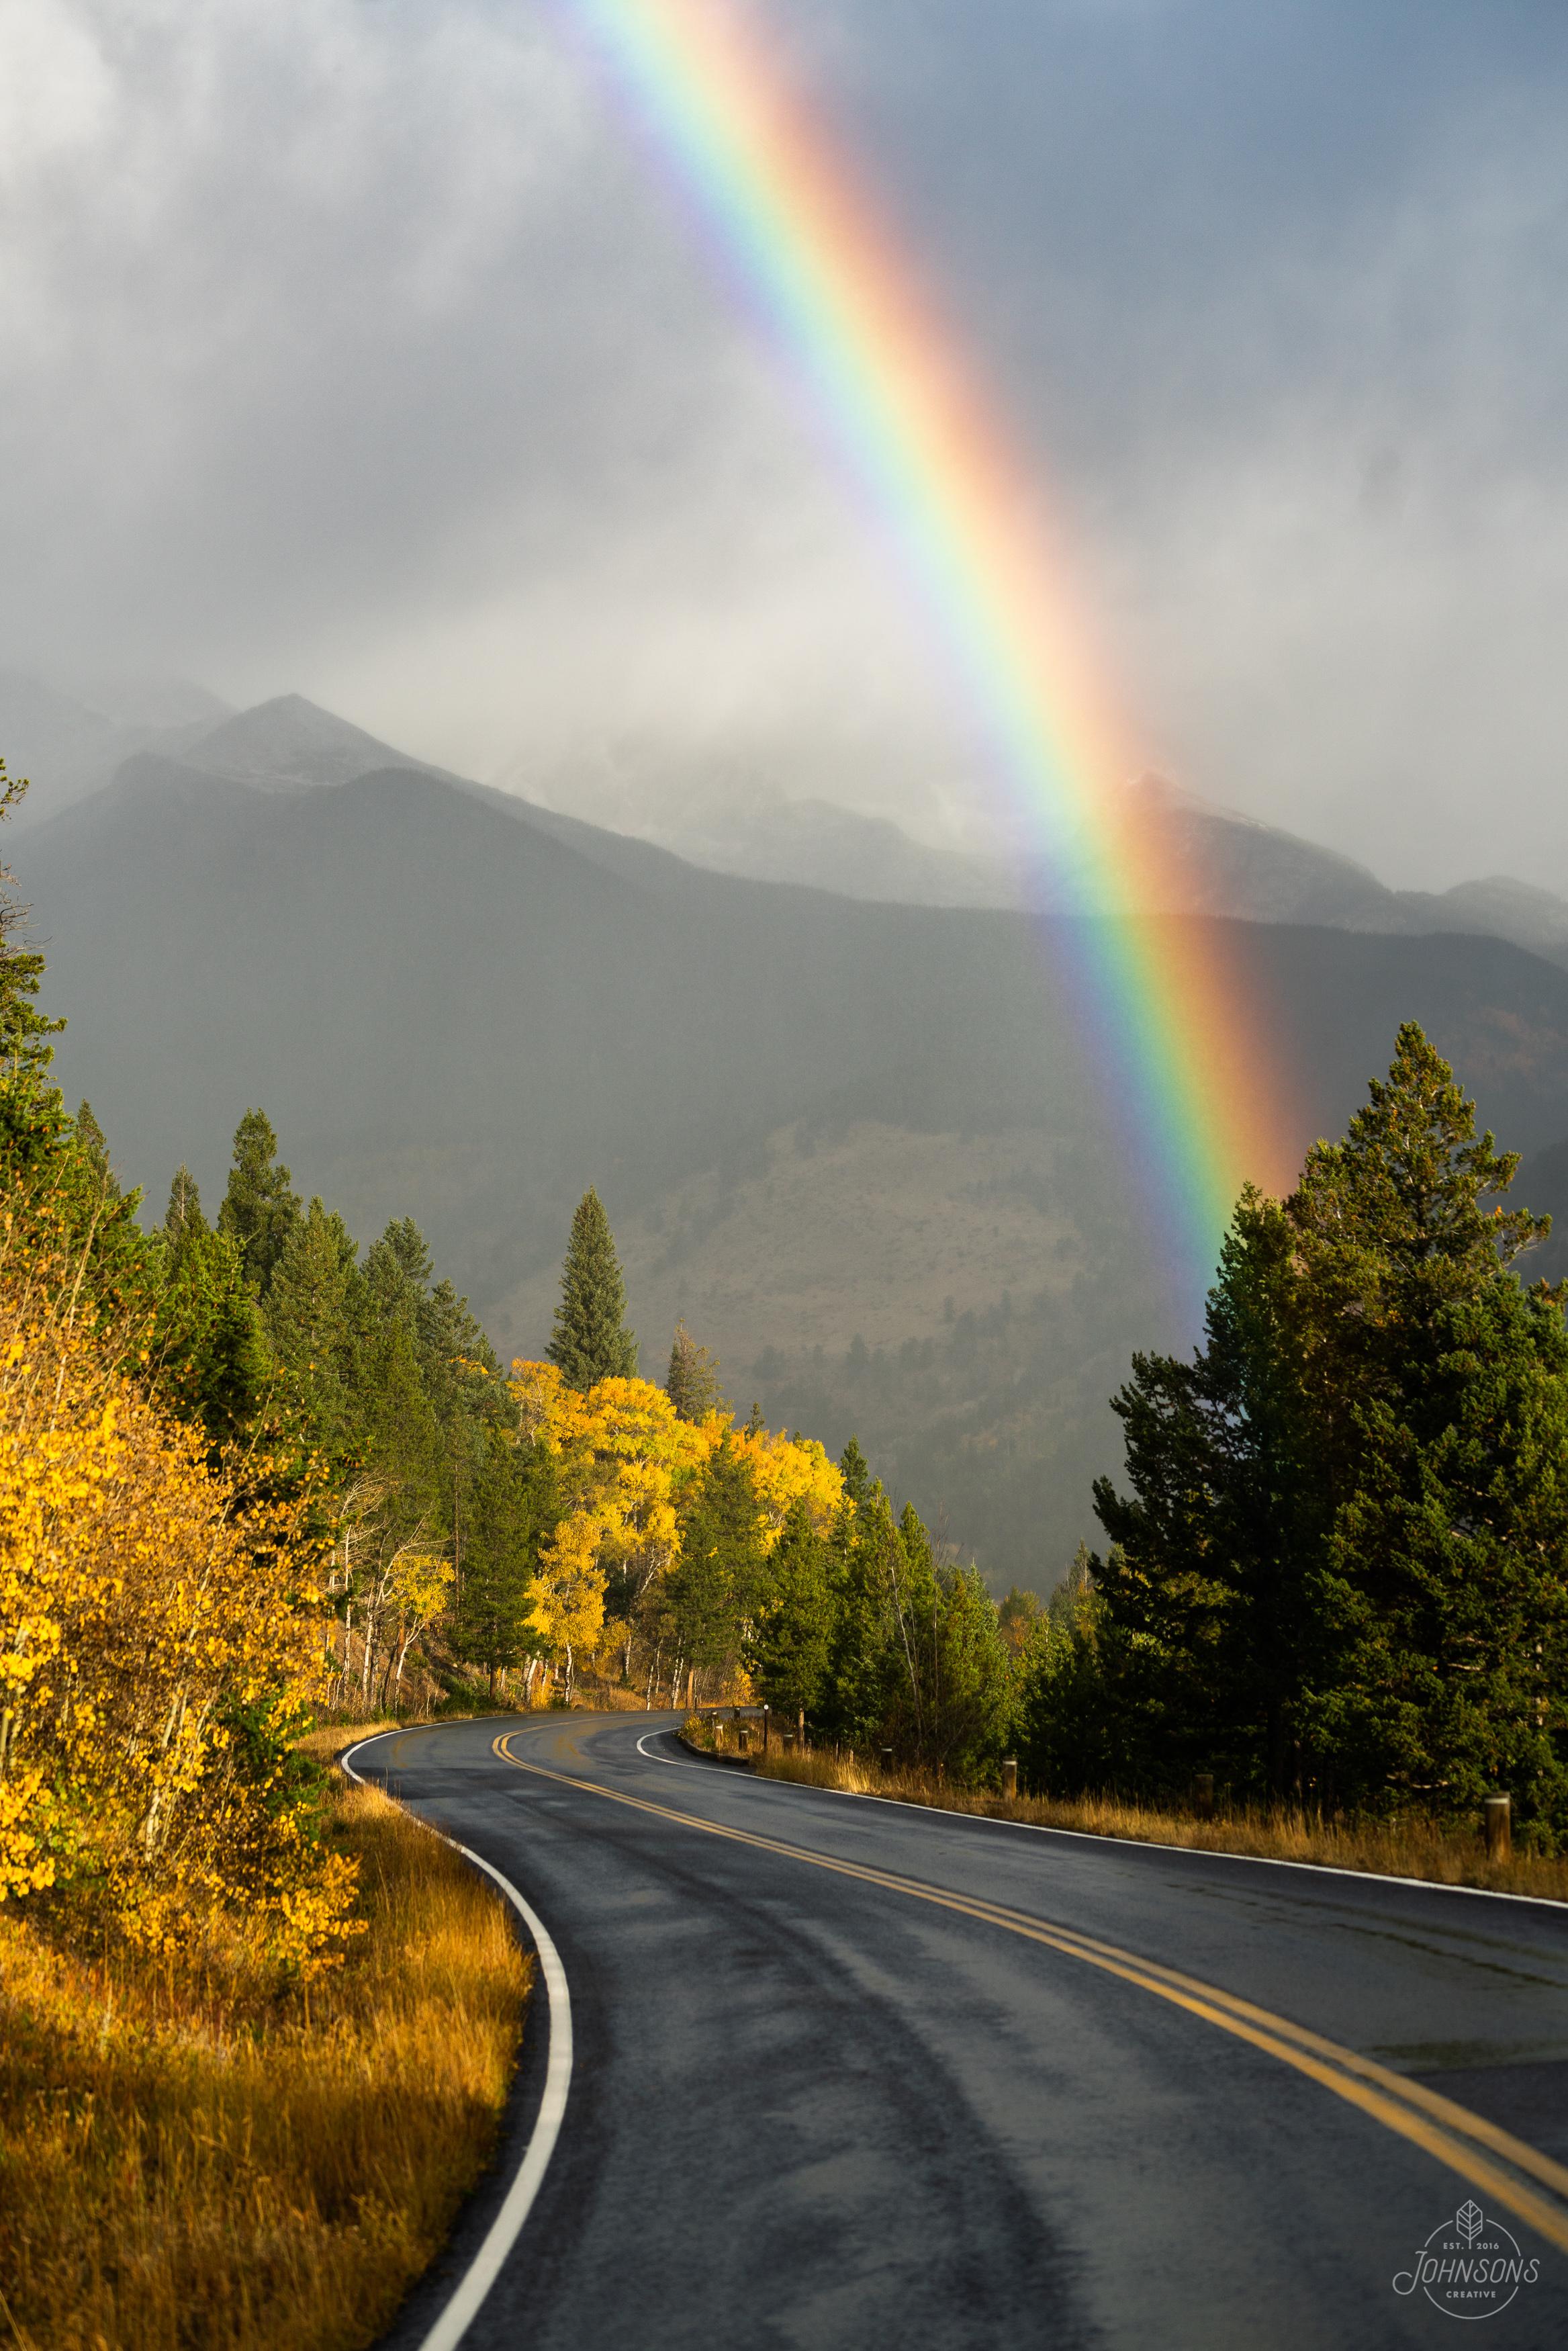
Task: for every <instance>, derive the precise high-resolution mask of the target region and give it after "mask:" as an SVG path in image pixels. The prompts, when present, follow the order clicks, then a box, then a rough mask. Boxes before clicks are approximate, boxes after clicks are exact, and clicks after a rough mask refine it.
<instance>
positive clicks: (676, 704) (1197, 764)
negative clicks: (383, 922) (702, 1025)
mask: <svg viewBox="0 0 1568 2351" xmlns="http://www.w3.org/2000/svg"><path fill="white" fill-rule="evenodd" d="M756 5H757V13H759V14H761V15H763V16H765V17H766V18H768V19H769V20H770V21H771V22H772V23H773V24H774V25H775V26H777V28H778V29H779V31H780V34H781V36H782V37H785V38H786V39H787V40H788V42H789V44H790V46H791V48H792V51H793V53H794V55H795V56H796V57H797V60H798V66H799V70H800V72H801V74H802V76H803V78H805V80H806V82H807V83H808V84H809V85H811V86H812V87H814V88H815V89H816V91H817V92H818V94H819V96H820V98H821V100H822V103H823V105H824V106H825V108H826V110H827V111H828V113H829V115H830V117H831V118H832V120H835V121H836V123H837V124H838V125H840V126H841V128H842V130H843V132H844V134H845V136H846V140H847V141H849V143H850V145H851V147H852V149H853V151H854V152H855V153H856V154H857V158H858V159H859V162H860V165H861V168H862V171H863V173H864V175H865V176H866V177H867V180H868V181H869V182H870V183H871V184H872V185H873V186H874V187H875V188H876V189H877V192H878V193H879V196H880V198H881V201H882V203H883V204H884V208H885V210H886V211H887V213H888V215H889V216H890V217H891V218H892V219H893V220H894V221H895V222H896V223H897V225H898V227H899V229H900V231H901V233H902V234H903V235H904V236H905V238H906V240H907V243H908V245H909V248H910V250H911V251H912V252H913V253H914V254H915V255H916V256H917V257H918V258H919V263H920V265H921V266H922V267H923V269H924V270H925V272H926V275H927V277H928V279H929V283H930V285H931V287H932V288H933V291H934V296H935V298H936V300H937V301H938V303H939V304H940V307H941V308H943V309H945V311H946V312H947V314H948V315H949V316H950V318H951V319H953V320H954V321H955V325H956V327H957V329H958V330H959V331H960V332H961V334H962V336H963V338H964V339H965V340H966V342H967V344H968V345H969V347H970V349H971V352H972V354H973V357H974V360H975V364H976V365H977V367H978V369H979V370H980V371H981V374H982V376H984V377H986V378H987V379H989V380H990V381H992V382H993V383H994V384H995V385H996V386H997V388H998V392H999V397H1000V398H1001V399H1002V402H1003V403H1004V405H1005V407H1006V409H1007V411H1008V413H1010V415H1011V416H1012V419H1013V420H1014V423H1015V424H1016V427H1017V430H1018V431H1019V433H1020V434H1021V436H1022V437H1023V440H1024V441H1025V443H1026V444H1027V445H1028V446H1030V447H1031V448H1032V449H1033V452H1034V453H1035V455H1036V456H1037V458H1038V460H1039V463H1040V465H1041V469H1042V472H1043V474H1044V475H1045V476H1046V477H1047V478H1048V479H1049V481H1050V483H1051V485H1052V487H1053V490H1054V495H1055V496H1056V498H1057V500H1058V502H1059V503H1060V505H1061V507H1062V508H1063V510H1064V515H1065V517H1066V518H1067V521H1068V525H1069V528H1070V530H1071V532H1072V534H1073V537H1074V539H1075V545H1076V547H1077V549H1078V552H1079V560H1080V562H1081V565H1082V569H1083V575H1084V580H1085V595H1086V597H1087V598H1088V599H1089V600H1090V601H1091V602H1092V603H1093V604H1094V606H1095V608H1096V611H1097V612H1098V614H1099V616H1100V619H1101V622H1102V625H1103V628H1104V631H1105V632H1106V638H1107V640H1108V643H1109V644H1110V647H1111V649H1112V652H1113V655H1114V658H1115V660H1116V664H1117V665H1118V667H1119V672H1120V674H1121V676H1122V678H1123V679H1124V681H1125V684H1126V690H1127V695H1128V699H1129V701H1130V703H1131V705H1132V706H1133V707H1134V708H1135V709H1136V710H1137V712H1138V713H1139V715H1140V716H1141V719H1142V722H1143V725H1144V727H1145V730H1146V735H1147V742H1148V746H1149V752H1150V756H1151V758H1157V759H1158V760H1160V761H1162V762H1163V763H1165V764H1167V765H1168V766H1169V767H1170V768H1173V769H1174V770H1175V771H1176V772H1178V773H1179V775H1180V776H1181V778H1182V779H1183V780H1184V781H1186V782H1187V783H1189V785H1190V786H1192V787H1193V788H1194V789H1197V790H1199V791H1200V792H1204V793H1207V794H1209V795H1210V796H1211V797H1213V798H1217V799H1222V800H1227V801H1231V802H1236V803H1240V804H1242V805H1245V806H1247V807H1249V808H1251V809H1252V810H1255V811H1256V812H1257V813H1259V814H1262V815H1267V816H1270V817H1272V818H1273V819H1275V820H1278V821H1282V822H1285V823H1288V824H1292V825H1294V826H1296V827H1297V828H1298V829H1302V830H1306V831H1316V832H1318V833H1319V834H1322V835H1325V836H1327V837H1329V838H1331V839H1333V840H1334V841H1335V842H1336V844H1337V845H1340V846H1343V847H1345V848H1348V849H1350V850H1352V851H1353V852H1357V853H1360V854H1362V855H1365V856H1366V857H1368V858H1369V859H1370V860H1371V861H1372V862H1375V863H1376V864H1377V865H1378V866H1379V868H1380V869H1381V870H1382V871H1383V872H1385V873H1386V876H1387V878H1389V879H1391V880H1394V881H1397V882H1401V883H1447V882H1449V881H1451V880H1453V879H1456V878H1458V877H1459V874H1461V873H1463V872H1480V871H1483V870H1497V869H1499V868H1501V869H1504V870H1507V869H1509V868H1513V869H1514V870H1520V871H1524V872H1527V873H1529V874H1531V875H1532V878H1539V879H1542V880H1546V881H1549V882H1554V883H1557V884H1559V885H1560V886H1561V885H1568V843H1564V842H1563V839H1562V834H1561V828H1560V825H1559V822H1558V819H1557V814H1556V808H1557V804H1558V802H1559V800H1560V798H1561V780H1562V777H1563V735H1564V715H1565V714H1564V695H1563V687H1562V685H1561V683H1560V673H1561V669H1562V662H1561V654H1560V651H1559V647H1560V644H1561V641H1562V635H1563V622H1564V619H1565V617H1568V613H1565V605H1568V466H1565V464H1564V450H1563V384H1564V381H1568V377H1565V373H1564V368H1563V359H1564V352H1563V337H1564V334H1565V332H1568V329H1565V326H1564V319H1565V316H1568V311H1565V308H1564V305H1563V265H1564V259H1565V244H1568V159H1565V155H1564V142H1563V141H1562V139H1561V135H1560V126H1561V123H1562V121H1563V100H1564V98H1565V97H1568V19H1564V18H1563V16H1561V15H1560V14H1559V12H1557V11H1554V10H1549V9H1543V8H1541V7H1539V6H1532V7H1528V8H1524V7H1520V8H1514V7H1510V6H1495V7H1490V8H1488V9H1486V10H1476V9H1473V8H1464V9H1461V8H1457V7H1448V6H1445V5H1432V0H1425V5H1420V6H1414V5H1410V6H1406V5H1382V6H1379V7H1378V8H1376V9H1366V8H1365V7H1348V6H1343V7H1334V6H1324V5H1314V6H1313V7H1310V8H1308V7H1296V8H1293V7H1274V8H1270V9H1268V10H1259V9H1256V8H1254V7H1251V6H1243V5H1223V6H1221V5H1153V0H1147V5H1133V0H1127V5H1098V6H1091V5H1055V6H1053V5H1042V0H1027V5H1025V0H1016V5H1015V0H1006V5H1003V4H1002V0H965V5H963V6H962V7H959V6H956V5H949V4H948V0H944V5H936V0H929V5H924V0H898V5H893V0H875V5H874V0H839V4H838V5H831V0H792V5H790V6H789V7H787V8H785V7H784V6H783V5H777V0H767V5H763V0H756ZM561 27H562V19H561V16H559V15H557V14H556V12H555V11H553V10H545V9H541V8H537V7H534V6H530V5H514V6H510V7H500V6H492V7H484V6H476V5H461V0H459V5H453V4H452V0H445V5H441V6H440V7H436V6H434V5H429V6H415V5H392V6H389V5H361V6H354V5H347V0H313V5H304V0H281V5H274V6H272V7H269V8H268V9H266V10H262V11H257V10H254V9H250V8H245V7H242V6H240V5H224V4H223V0H208V5H197V6H194V7H192V6H188V5H185V6H181V7H179V8H175V7H173V6H169V5H148V4H147V0H131V5H123V0H122V5H116V6H114V7H112V8H111V7H109V6H108V5H103V6H96V7H95V6H91V5H75V6H63V5H46V0H20V5H16V0H14V5H13V6H12V7H11V9H10V11H9V13H8V14H7V15H6V16H5V18H4V19H3V20H0V46H3V47H5V49H6V50H7V51H8V52H9V57H8V64H9V68H10V69H9V70H8V71H7V72H6V73H5V75H4V76H3V77H0V87H4V89H5V90H6V91H7V92H8V93H9V95H8V98H7V99H6V100H5V104H6V105H7V107H8V113H7V116H6V118H5V123H4V130H3V136H0V184H3V189H4V194H5V201H6V204H7V208H8V215H9V222H10V226H9V229H8V235H7V241H6V249H5V259H4V262H3V263H0V287H3V289H4V296H5V309H6V317H7V333H6V338H5V348H4V350H3V352H0V376H3V381H4V384H5V408H4V421H3V425H0V435H3V437H0V460H3V474H0V484H3V486H0V527H3V528H4V529H5V543H6V546H7V549H8V550H9V557H8V564H7V570H6V585H5V611H4V624H3V631H0V634H3V638H4V643H5V648H6V651H5V658H6V659H8V660H9V661H11V662H12V663H13V664H15V663H16V662H31V663H33V664H40V665H43V666H46V667H48V666H54V667H62V666H68V665H76V666H80V665H82V664H95V665H97V666H99V667H103V666H106V665H114V666H117V667H119V668H121V669H125V668H134V667H139V666H140V667H142V668H178V669H182V670H184V671H188V672H192V673H194V674H200V675H202V677H204V678H206V679H207V680H208V681H209V682H210V683H211V684H213V685H214V686H216V687H218V688H220V689H221V690H222V691H223V692H225V693H227V694H229V695H232V696H234V697H236V698H244V697H245V696H247V695H260V694H263V693H267V692H274V691H277V690H281V689H283V688H285V687H288V686H296V685H297V686H299V687H301V688H303V689H304V690H306V691H307V692H310V693H313V694H315V695H317V698H319V699H322V700H324V701H327V702H330V703H333V704H334V705H336V706H337V707H340V708H342V709H344V710H345V711H346V713H347V715H348V716H352V717H355V718H357V719H359V720H360V721H361V722H362V723H365V724H367V725H369V726H372V727H374V728H376V729H377V731H379V732H381V733H383V734H388V735H390V736H392V737H394V739H400V740H403V741H406V742H408V743H409V744H410V747H412V748H415V749H417V750H420V751H421V752H423V753H424V754H425V755H426V756H428V757H432V758H440V759H442V760H445V761H447V762H449V763H450V764H452V765H456V766H460V767H464V768H470V769H472V768H485V769H486V770H488V771H492V772H494V771H503V770H504V771H506V772H509V773H512V774H514V775H515V776H517V777H518V778H520V779H524V780H526V781H529V782H530V783H531V785H532V786H533V787H534V788H536V789H543V788H544V782H545V779H546V778H547V777H548V774H549V773H550V772H551V771H552V770H554V769H557V768H560V767H561V766H562V764H563V763H568V764H569V763H570V762H571V761H572V760H574V759H580V758H583V757H585V756H588V757H592V756H595V755H596V753H597V747H598V746H600V745H602V744H603V743H604V742H606V741H614V742H616V743H618V744H619V745H620V746H621V753H620V756H623V757H627V758H637V757H639V756H640V757H644V758H646V761H647V764H648V767H649V773H650V774H654V775H656V774H657V773H658V772H659V769H660V765H661V763H664V764H668V763H669V762H670V761H674V762H676V763H677V764H679V763H680V762H682V761H690V760H691V759H692V758H698V759H701V758H718V759H720V760H721V761H722V760H723V759H731V760H736V759H739V760H741V761H742V763H744V764H747V765H749V766H750V767H751V768H758V767H762V768H767V769H768V770H769V772H771V773H772V774H774V776H776V777H777V778H779V779H780V780H783V781H784V782H785V783H786V784H793V785H794V786H795V787H796V788H797V789H798V788H806V787H809V788H811V789H834V790H836V791H838V792H841V793H842V794H843V795H844V796H846V797H851V798H854V799H857V800H858V801H859V802H860V803H861V804H863V805H878V804H880V805H885V806H887V807H888V808H889V809H890V810H893V811H894V812H897V811H898V810H900V809H902V810H903V811H904V812H905V813H906V815H908V816H909V817H910V818H911V820H915V821H917V822H925V823H928V824H932V823H935V822H936V821H937V820H938V818H939V817H940V810H941V807H942V805H943V799H944V795H945V794H950V792H951V791H953V790H959V791H961V789H962V787H963V786H964V785H965V784H966V782H968V781H970V780H972V779H971V778H967V777H966V775H965V773H964V770H963V759H964V752H963V749H962V741H963V738H962V735H961V730H950V731H949V730H946V729H945V728H944V726H943V723H942V718H941V714H940V708H939V707H938V705H935V704H934V703H933V702H932V700H931V698H930V695H929V689H928V688H927V686H926V684H925V682H924V677H923V670H924V662H923V656H922V653H921V649H920V648H919V645H918V644H917V643H915V642H914V641H913V640H912V638H911V637H910V636H909V633H908V632H907V628H906V623H905V620H904V617H903V614H902V612H901V611H900V609H899V608H898V603H897V601H896V599H895V598H894V597H893V596H891V595H890V593H889V591H888V582H887V580H886V578H885V575H884V573H883V571H882V569H881V566H880V560H879V558H878V555H877V550H876V549H875V548H874V547H872V546H870V545H869V544H868V543H867V540H866V539H865V538H864V536H863V533H862V527H861V524H860V522H859V520H858V518H857V517H856V516H855V515H854V514H852V513H851V512H850V511H849V510H848V509H847V507H846V506H845V504H844V503H843V501H842V499H841V496H840V493H839V491H838V489H837V486H836V484H835V482H834V480H833V478H832V475H831V473H830V471H829V470H828V469H826V467H824V466H823V465H821V463H820V460H819V456H818V453H817V450H816V448H815V444H814V443H813V440H812V438H811V435H810V434H809V433H808V432H807V431H806V430H805V429H804V427H803V423H802V420H801V416H800V413H799V410H798V407H797V405H796V401H795V396H794V392H793V390H792V388H791V386H790V384H789V382H788V379H787V375H786V374H785V373H784V372H783V371H781V370H780V368H779V366H778V364H777V360H776V355H775V354H774V353H773V352H772V351H771V350H769V349H768V347H767V346H766V344H765V343H764V342H763V340H760V339H759V337H758V335H757V333H756V331H755V329H753V326H752V325H751V323H750V322H749V321H747V320H746V319H744V318H743V317H742V315H740V314H739V313H738V312H737V310H736V309H735V308H734V306H733V304H732V299H731V294H730V289H729V287H728V285H727V283H726V280H725V278H724V276H723V274H722V271H720V270H718V269H716V268H715V267H714V266H713V263H712V258H711V250H710V249H709V247H708V246H706V245H705V244H704V242H703V240H702V239H701V237H698V236H694V235H692V233H691V214H690V210H689V208H688V207H687V206H686V205H685V204H683V203H682V202H681V201H680V199H679V198H678V197H677V196H675V195H674V194H673V193H671V191H670V189H669V187H668V186H667V185H666V184H664V183H663V182H662V181H661V179H660V177H659V173H658V172H657V171H655V170H652V169H650V167H649V160H648V156H647V152H646V150H645V149H643V148H642V147H641V146H639V143H638V142H637V141H635V140H634V139H632V138H630V137H628V131H627V126H626V124H625V122H624V120H621V119H620V118H619V117H618V115H617V112H616V110H615V108H614V106H613V104H610V103H608V102H607V99H606V94H605V91H604V89H603V88H602V87H601V86H600V85H599V84H598V83H597V81H596V79H595V78H594V77H593V76H592V74H591V73H587V72H586V71H585V70H584V68H583V64H582V60H581V57H579V56H578V55H576V53H575V52H574V49H573V47H572V45H571V44H570V43H569V42H568V41H567V40H566V39H565V38H563V37H562V29H561ZM628 746H629V747H630V749H629V750H628V749H627V747H628Z"/></svg>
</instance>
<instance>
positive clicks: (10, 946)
mask: <svg viewBox="0 0 1568 2351" xmlns="http://www.w3.org/2000/svg"><path fill="white" fill-rule="evenodd" d="M26 789H27V778H26V776H7V774H6V773H5V760H4V759H0V820H4V819H5V818H6V817H8V816H10V815H11V814H12V813H13V812H14V811H15V810H16V807H17V806H18V804H19V803H20V801H21V799H22V796H23V794H24V793H25V792H26ZM28 911H29V910H28V908H27V907H26V906H25V905H24V904H22V902H21V900H20V899H19V898H18V896H17V894H16V875H15V874H14V873H13V872H12V871H11V869H10V867H9V866H8V865H5V864H0V1075H3V1076H4V1077H5V1079H6V1080H7V1081H9V1083H10V1084H11V1085H13V1086H36V1085H37V1084H38V1083H39V1082H40V1081H41V1080H42V1079H43V1077H44V1075H45V1073H46V1071H47V1069H48V1066H49V1064H50V1062H51V1061H53V1060H54V1058H55V1049H54V1047H53V1045H51V1044H50V1043H49V1041H48V1040H49V1039H50V1038H51V1037H57V1036H58V1035H59V1033H60V1030H61V1029H63V1028H64V1027H65V1025H66V1024H65V1022H64V1020H46V1019H45V1018H44V1016H43V1014H42V1013H41V1012H40V1011H39V1010H38V1008H37V1004H36V1000H35V999H36V997H37V993H38V983H39V981H40V980H41V979H42V978H43V976H44V958H43V956H41V955H39V954H38V953H37V952H36V950H33V951H31V952H30V951H28V950H27V949H26V948H24V947H23V946H21V945H20V943H19V934H20V933H21V932H22V931H23V930H24V929H25V927H26V920H27V914H28Z"/></svg>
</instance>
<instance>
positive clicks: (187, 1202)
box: [163, 1160, 209, 1279]
mask: <svg viewBox="0 0 1568 2351" xmlns="http://www.w3.org/2000/svg"><path fill="white" fill-rule="evenodd" d="M208 1230H209V1227H208V1224H207V1219H206V1217H204V1216H203V1215H202V1195H201V1193H200V1192H199V1191H198V1190H197V1188H196V1178H195V1177H194V1176H193V1175H192V1173H191V1170H190V1169H189V1168H188V1167H187V1166H186V1165H185V1164H184V1162H183V1160H182V1161H181V1163H180V1165H179V1167H178V1168H177V1169H176V1170H175V1174H174V1180H173V1182H172V1183H171V1185H170V1186H169V1206H168V1207H167V1208H166V1210H165V1211H164V1216H163V1240H164V1247H165V1249H166V1251H167V1256H166V1258H165V1263H166V1265H167V1266H168V1269H169V1273H170V1278H171V1279H172V1277H173V1273H174V1270H175V1268H176V1267H177V1266H178V1264H179V1261H180V1253H181V1251H182V1249H183V1248H184V1246H185V1242H186V1239H187V1238H188V1237H189V1236H190V1235H191V1234H192V1233H204V1232H206V1231H208Z"/></svg>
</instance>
